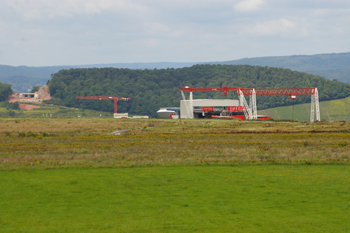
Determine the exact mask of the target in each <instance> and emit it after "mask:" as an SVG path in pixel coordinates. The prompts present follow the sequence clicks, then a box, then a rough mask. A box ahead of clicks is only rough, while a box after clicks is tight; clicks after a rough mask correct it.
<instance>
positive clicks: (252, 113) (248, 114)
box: [179, 86, 321, 123]
mask: <svg viewBox="0 0 350 233" xmlns="http://www.w3.org/2000/svg"><path fill="white" fill-rule="evenodd" d="M179 90H180V91H181V94H182V97H183V99H184V100H186V99H185V96H184V94H183V91H190V104H189V105H190V106H189V107H188V110H187V111H190V114H191V113H192V117H191V118H193V105H192V104H193V102H192V101H193V96H192V92H193V91H222V94H223V95H227V94H228V91H237V95H238V96H239V100H240V105H241V106H244V107H245V110H244V115H245V118H246V119H249V120H252V119H257V107H256V96H257V95H289V96H293V98H296V96H297V95H311V111H310V122H311V123H312V122H314V119H315V111H314V109H315V108H316V121H320V120H321V119H320V106H319V98H318V90H317V88H316V87H310V88H276V89H255V88H229V87H227V86H224V87H222V88H191V87H182V88H180V89H179ZM245 95H249V96H250V97H249V105H248V104H247V101H246V100H245V98H244V96H245ZM191 99H192V101H191ZM191 106H192V107H191ZM186 109H187V108H186Z"/></svg>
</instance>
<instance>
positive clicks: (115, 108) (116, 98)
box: [76, 96, 130, 113]
mask: <svg viewBox="0 0 350 233" xmlns="http://www.w3.org/2000/svg"><path fill="white" fill-rule="evenodd" d="M76 98H77V99H89V100H114V113H117V103H118V100H130V98H120V97H115V96H77V97H76Z"/></svg>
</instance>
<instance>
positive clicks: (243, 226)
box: [0, 165, 350, 232]
mask: <svg viewBox="0 0 350 233" xmlns="http://www.w3.org/2000/svg"><path fill="white" fill-rule="evenodd" d="M1 174H2V175H1V177H2V178H1V179H0V189H1V199H0V209H1V212H0V229H2V230H1V232H349V231H350V225H349V220H350V204H349V203H350V196H349V192H350V178H349V177H350V170H349V168H348V166H341V165H331V166H284V165H281V166H243V167H235V166H234V167H227V166H199V167H152V168H149V167H143V168H127V169H58V170H21V171H5V172H2V173H1Z"/></svg>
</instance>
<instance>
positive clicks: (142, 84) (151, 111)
mask: <svg viewBox="0 0 350 233" xmlns="http://www.w3.org/2000/svg"><path fill="white" fill-rule="evenodd" d="M183 86H190V87H196V88H206V87H211V88H215V87H222V86H228V87H242V88H252V87H254V88H307V87H317V88H318V90H319V95H320V100H321V101H322V100H332V99H339V98H345V97H347V96H349V95H350V84H344V83H341V82H338V81H330V80H326V79H324V78H322V77H317V76H314V75H311V74H307V73H300V72H297V71H291V70H288V69H282V68H271V67H260V66H248V65H240V66H237V65H195V66H192V67H188V68H181V69H160V70H157V69H154V70H130V69H116V68H102V69H97V68H91V69H70V70H61V71H59V72H58V73H56V74H55V75H54V76H53V77H52V80H51V81H50V83H49V87H50V94H51V96H53V97H55V98H59V99H60V100H61V101H62V103H64V105H66V106H68V107H82V108H89V109H94V110H99V111H109V112H112V111H113V102H112V101H107V100H101V101H99V100H77V99H76V98H75V97H76V96H99V95H100V96H117V97H130V98H131V100H130V101H129V102H126V101H119V102H118V112H129V113H131V114H147V115H149V116H152V117H154V116H156V111H157V110H158V109H159V108H160V107H167V106H168V107H170V106H179V101H180V99H181V93H180V91H179V88H180V87H183ZM194 98H195V99H200V98H225V96H223V95H222V93H221V92H195V93H194ZM227 98H236V99H237V93H236V92H229V94H228V96H227ZM58 101H59V100H58ZM306 102H310V96H298V98H297V99H296V100H289V99H288V96H258V97H257V104H258V109H264V108H270V107H277V106H284V105H290V104H297V103H306Z"/></svg>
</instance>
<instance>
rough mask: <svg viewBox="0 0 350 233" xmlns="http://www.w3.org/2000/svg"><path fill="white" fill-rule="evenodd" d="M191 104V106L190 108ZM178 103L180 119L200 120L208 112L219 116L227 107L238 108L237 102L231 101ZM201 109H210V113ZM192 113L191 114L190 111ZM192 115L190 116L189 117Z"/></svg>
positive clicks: (183, 101) (210, 100)
mask: <svg viewBox="0 0 350 233" xmlns="http://www.w3.org/2000/svg"><path fill="white" fill-rule="evenodd" d="M191 102H192V105H193V106H190V104H191ZM191 102H190V100H181V101H180V118H182V119H188V118H200V117H205V116H206V114H207V113H208V112H211V113H215V112H217V114H220V113H221V112H222V111H223V110H225V109H227V107H234V106H239V100H233V99H194V100H192V101H191ZM203 107H212V108H213V109H212V110H210V111H205V108H203ZM190 109H193V110H192V113H191V110H190ZM191 114H192V115H191Z"/></svg>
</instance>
